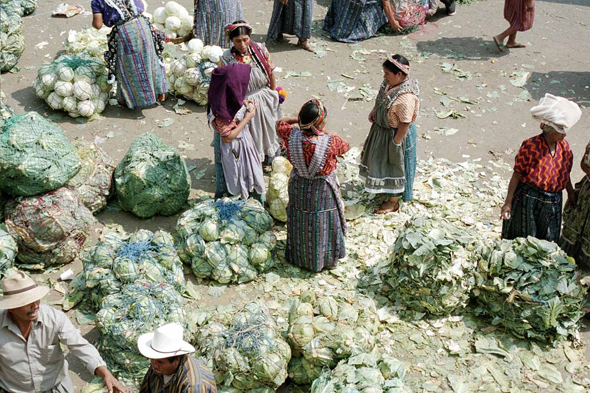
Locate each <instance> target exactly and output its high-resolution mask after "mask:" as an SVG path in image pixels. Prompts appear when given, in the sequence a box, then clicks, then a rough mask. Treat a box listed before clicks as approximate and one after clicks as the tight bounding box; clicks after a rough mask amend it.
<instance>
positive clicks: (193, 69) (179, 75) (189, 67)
mask: <svg viewBox="0 0 590 393" xmlns="http://www.w3.org/2000/svg"><path fill="white" fill-rule="evenodd" d="M187 48H188V52H187V53H186V54H185V55H184V56H183V57H181V58H178V59H176V60H174V61H172V62H171V63H170V64H169V65H166V66H165V68H166V75H167V77H168V82H169V83H170V90H171V92H173V93H174V94H175V95H177V96H182V97H184V98H186V99H187V100H193V101H195V102H196V103H197V104H198V105H202V106H204V105H207V92H208V91H209V84H210V83H211V73H212V72H213V70H214V69H215V67H217V64H218V63H219V59H220V57H221V55H222V54H223V49H221V48H220V47H218V46H210V45H207V46H203V42H202V41H201V40H199V39H196V38H195V39H192V40H190V41H189V43H188V45H187Z"/></svg>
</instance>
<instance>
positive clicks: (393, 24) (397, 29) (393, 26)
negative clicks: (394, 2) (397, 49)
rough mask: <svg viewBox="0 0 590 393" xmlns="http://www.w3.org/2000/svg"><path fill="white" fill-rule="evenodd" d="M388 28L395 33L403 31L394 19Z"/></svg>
mask: <svg viewBox="0 0 590 393" xmlns="http://www.w3.org/2000/svg"><path fill="white" fill-rule="evenodd" d="M389 27H391V30H393V31H394V32H396V33H398V32H400V31H402V30H403V29H402V27H401V25H400V24H399V23H398V21H396V20H395V19H394V20H392V21H390V22H389Z"/></svg>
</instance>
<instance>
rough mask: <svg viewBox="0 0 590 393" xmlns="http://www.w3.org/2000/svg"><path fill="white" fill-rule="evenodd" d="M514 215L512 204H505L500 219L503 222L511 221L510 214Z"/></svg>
mask: <svg viewBox="0 0 590 393" xmlns="http://www.w3.org/2000/svg"><path fill="white" fill-rule="evenodd" d="M511 213H512V203H508V202H507V203H505V204H504V206H502V212H501V213H500V217H501V218H502V219H503V220H510V214H511Z"/></svg>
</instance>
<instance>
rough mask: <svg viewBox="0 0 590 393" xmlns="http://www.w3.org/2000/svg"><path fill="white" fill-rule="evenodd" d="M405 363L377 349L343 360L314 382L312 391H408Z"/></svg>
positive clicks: (401, 392)
mask: <svg viewBox="0 0 590 393" xmlns="http://www.w3.org/2000/svg"><path fill="white" fill-rule="evenodd" d="M405 374H406V371H405V369H404V365H403V363H402V362H400V361H399V360H397V359H396V358H394V357H393V356H391V355H388V354H380V353H379V352H377V351H373V352H371V353H361V354H359V355H356V356H352V357H350V358H348V359H346V360H342V361H341V362H340V363H338V365H337V366H336V368H335V369H333V370H332V371H330V370H326V371H324V372H323V373H322V375H321V376H320V377H319V378H318V379H316V380H315V381H314V382H313V384H312V385H311V393H361V392H362V393H409V392H411V390H410V389H409V388H408V387H406V386H405V385H404V382H403V379H404V376H405Z"/></svg>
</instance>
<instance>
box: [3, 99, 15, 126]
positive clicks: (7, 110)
mask: <svg viewBox="0 0 590 393" xmlns="http://www.w3.org/2000/svg"><path fill="white" fill-rule="evenodd" d="M13 115H14V111H13V110H12V108H11V107H10V105H8V104H6V95H5V94H4V92H3V91H2V90H0V127H2V124H3V123H4V122H5V121H6V120H8V119H10V118H11V117H12V116H13Z"/></svg>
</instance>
